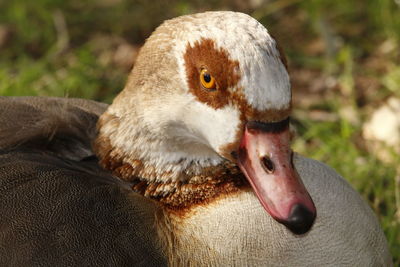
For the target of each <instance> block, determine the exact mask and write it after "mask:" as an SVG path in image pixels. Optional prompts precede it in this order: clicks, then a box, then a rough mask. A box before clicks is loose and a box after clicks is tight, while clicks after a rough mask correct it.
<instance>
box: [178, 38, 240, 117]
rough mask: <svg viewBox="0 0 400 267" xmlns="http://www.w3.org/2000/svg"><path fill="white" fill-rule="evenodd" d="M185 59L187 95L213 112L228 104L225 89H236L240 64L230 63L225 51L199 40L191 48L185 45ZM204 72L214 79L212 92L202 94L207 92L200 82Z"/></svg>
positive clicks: (205, 40) (228, 94) (228, 95)
mask: <svg viewBox="0 0 400 267" xmlns="http://www.w3.org/2000/svg"><path fill="white" fill-rule="evenodd" d="M184 59H185V65H186V75H187V81H188V84H189V90H190V92H191V93H192V94H193V95H194V96H196V97H197V99H198V100H199V101H201V102H203V103H206V104H207V105H209V106H211V107H213V108H215V109H218V108H222V107H223V106H225V105H226V104H228V103H229V99H230V92H229V91H228V88H233V87H235V86H236V85H237V83H238V82H239V79H240V75H239V73H238V70H239V62H238V61H236V60H232V59H230V58H229V56H228V53H227V51H226V50H224V49H223V48H217V47H216V46H215V43H214V41H213V40H211V39H201V40H200V41H198V42H196V43H195V44H194V46H190V45H189V44H188V46H187V48H186V52H185V54H184ZM204 69H206V70H207V72H208V74H209V75H210V77H212V78H213V79H214V82H215V84H214V85H213V90H204V88H207V87H206V86H204V81H201V77H202V76H201V74H202V71H204ZM202 84H203V85H202Z"/></svg>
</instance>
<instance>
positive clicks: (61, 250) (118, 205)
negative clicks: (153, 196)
mask: <svg viewBox="0 0 400 267" xmlns="http://www.w3.org/2000/svg"><path fill="white" fill-rule="evenodd" d="M105 108H106V105H104V104H100V103H96V102H93V101H85V100H78V99H57V98H6V97H0V203H1V205H0V266H77V265H79V266H124V265H130V266H133V265H134V266H152V265H154V266H162V265H166V261H165V257H164V255H163V254H162V252H161V248H160V246H159V244H158V242H157V240H158V239H157V236H156V232H155V229H154V225H155V223H154V220H155V218H154V216H155V213H156V205H155V204H154V203H153V202H152V201H150V200H148V199H146V198H144V197H142V196H141V195H138V194H136V193H133V192H132V191H129V190H127V189H126V187H127V186H128V185H127V184H124V183H123V182H122V181H120V180H118V179H117V178H115V177H112V176H111V174H109V173H108V172H106V171H104V170H102V169H101V168H100V167H99V166H98V165H97V159H96V158H94V157H93V153H92V150H91V148H90V143H91V139H92V138H93V137H94V135H95V124H96V121H97V118H98V115H99V114H100V113H102V112H103V111H104V109H105ZM91 156H92V157H91Z"/></svg>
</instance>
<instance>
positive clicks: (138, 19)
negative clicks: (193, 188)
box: [0, 0, 400, 266]
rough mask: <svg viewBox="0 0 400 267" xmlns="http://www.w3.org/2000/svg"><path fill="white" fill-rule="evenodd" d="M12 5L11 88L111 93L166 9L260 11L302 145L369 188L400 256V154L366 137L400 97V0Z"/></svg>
mask: <svg viewBox="0 0 400 267" xmlns="http://www.w3.org/2000/svg"><path fill="white" fill-rule="evenodd" d="M0 10H1V12H0V95H43V96H50V95H51V96H67V97H84V98H90V99H94V100H99V101H104V102H110V101H111V100H112V99H113V97H114V96H115V95H116V94H117V93H118V92H119V91H120V90H121V89H122V88H123V85H124V82H125V79H126V75H127V73H128V72H129V70H130V69H131V67H132V64H134V60H135V55H136V54H137V52H138V48H139V47H140V45H141V44H143V42H144V40H145V38H146V37H148V36H149V34H150V33H151V32H152V30H153V29H154V28H155V27H156V26H157V25H159V24H160V23H161V22H162V21H163V20H165V19H168V18H172V17H175V16H178V15H182V14H187V13H194V12H199V11H206V10H235V11H242V12H245V13H248V14H250V15H252V16H253V17H255V18H256V19H258V20H259V21H260V22H261V23H263V24H264V25H266V26H267V28H268V29H269V31H270V32H272V33H273V34H274V36H275V37H276V38H277V39H278V41H279V42H280V44H281V46H282V47H283V49H284V51H285V52H286V54H287V56H288V59H289V66H290V74H291V77H292V85H293V91H294V105H295V109H294V119H295V121H294V122H295V125H296V127H297V130H298V135H299V136H298V138H297V140H296V141H295V143H294V148H295V150H296V151H298V152H300V153H302V154H305V155H307V156H309V157H312V158H316V159H319V160H321V161H323V162H326V163H327V164H329V165H331V166H332V167H334V168H335V169H336V170H337V171H338V172H339V173H340V174H342V175H343V176H344V177H346V179H347V180H348V181H349V182H350V183H351V184H352V185H353V186H354V187H355V188H356V189H357V190H358V191H359V192H360V193H361V194H362V195H363V196H364V198H365V199H366V200H367V201H368V202H369V203H370V205H371V206H372V208H373V209H374V210H375V212H376V214H378V217H379V219H380V222H381V225H382V227H383V229H384V231H385V234H386V237H387V239H388V242H389V245H390V249H391V253H392V255H393V257H394V262H395V266H400V193H399V190H400V189H399V187H400V181H399V180H400V168H399V167H397V166H398V165H399V164H400V159H399V158H400V157H399V156H398V155H396V154H394V153H393V155H392V158H391V160H390V161H387V160H386V161H382V160H381V159H380V158H379V157H378V153H377V152H376V151H374V150H373V149H371V148H369V146H368V142H366V140H364V138H363V137H362V127H363V125H364V123H365V122H366V121H367V120H368V118H369V116H370V115H371V114H372V113H373V111H374V110H376V108H377V107H379V106H380V105H381V104H382V103H384V102H385V101H386V100H387V98H388V97H390V96H397V97H400V64H399V62H400V0H352V1H348V0H336V1H324V0H307V1H305V0H303V1H302V0H269V1H268V0H247V1H246V0H243V1H240V0H236V1H227V0H207V1H200V0H195V1H181V0H171V1H166V0H164V1H162V0H157V1H145V0H137V1H133V0H132V1H128V0H96V1H95V0H88V1H80V0H69V1H64V0H36V1H25V0H10V1H0ZM399 116H400V115H399Z"/></svg>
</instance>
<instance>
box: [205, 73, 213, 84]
mask: <svg viewBox="0 0 400 267" xmlns="http://www.w3.org/2000/svg"><path fill="white" fill-rule="evenodd" d="M203 78H204V81H205V82H206V83H209V82H211V75H210V74H208V73H204V74H203Z"/></svg>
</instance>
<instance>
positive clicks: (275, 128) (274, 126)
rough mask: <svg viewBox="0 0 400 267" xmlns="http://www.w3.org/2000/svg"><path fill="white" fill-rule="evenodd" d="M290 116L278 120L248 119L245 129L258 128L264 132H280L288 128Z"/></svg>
mask: <svg viewBox="0 0 400 267" xmlns="http://www.w3.org/2000/svg"><path fill="white" fill-rule="evenodd" d="M289 121H290V117H287V118H286V119H284V120H282V121H278V122H259V121H249V122H248V123H247V129H249V130H256V131H257V130H258V131H262V132H266V133H280V132H283V131H285V130H286V129H288V128H289Z"/></svg>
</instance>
